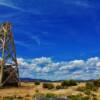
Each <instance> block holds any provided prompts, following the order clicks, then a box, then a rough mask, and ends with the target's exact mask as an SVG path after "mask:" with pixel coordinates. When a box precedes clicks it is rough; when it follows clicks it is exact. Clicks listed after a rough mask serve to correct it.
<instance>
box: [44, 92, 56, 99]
mask: <svg viewBox="0 0 100 100" xmlns="http://www.w3.org/2000/svg"><path fill="white" fill-rule="evenodd" d="M46 97H48V98H56V95H55V94H53V93H47V94H46Z"/></svg>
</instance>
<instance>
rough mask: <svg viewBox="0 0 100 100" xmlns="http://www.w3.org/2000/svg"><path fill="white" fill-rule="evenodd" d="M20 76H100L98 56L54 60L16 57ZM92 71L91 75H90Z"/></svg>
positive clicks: (54, 77)
mask: <svg viewBox="0 0 100 100" xmlns="http://www.w3.org/2000/svg"><path fill="white" fill-rule="evenodd" d="M18 64H19V69H20V70H21V71H20V72H23V73H20V76H21V77H26V76H27V77H31V78H46V79H52V80H57V79H58V80H60V79H69V78H73V79H91V78H100V68H99V66H100V58H99V57H92V58H88V59H87V60H72V61H59V62H55V61H54V60H53V59H52V58H50V57H41V58H34V59H24V58H18ZM91 73H92V75H91Z"/></svg>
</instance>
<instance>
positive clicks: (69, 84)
mask: <svg viewBox="0 0 100 100" xmlns="http://www.w3.org/2000/svg"><path fill="white" fill-rule="evenodd" d="M76 85H77V82H76V81H75V80H65V81H63V82H62V83H61V86H64V87H67V86H76Z"/></svg>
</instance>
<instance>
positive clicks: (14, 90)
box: [0, 82, 100, 100]
mask: <svg viewBox="0 0 100 100" xmlns="http://www.w3.org/2000/svg"><path fill="white" fill-rule="evenodd" d="M52 84H53V85H54V86H57V85H60V84H61V83H60V82H55V83H54V82H53V83H52ZM42 85H43V83H41V84H40V85H35V84H34V82H26V83H25V82H22V83H21V86H20V87H9V88H7V87H6V88H1V89H0V97H1V98H3V97H7V96H16V97H26V98H27V96H28V99H24V100H33V99H31V97H32V96H34V95H35V94H37V93H38V94H47V93H53V94H56V95H58V96H61V97H63V96H69V95H77V94H82V95H84V94H83V93H82V92H80V91H77V88H78V87H84V86H85V83H78V85H77V86H71V87H68V88H66V89H58V90H57V89H51V90H49V89H44V88H43V87H42ZM94 94H95V95H96V96H97V98H98V100H100V89H98V91H96V92H94ZM0 100H7V99H0ZM9 100H11V99H9ZM16 100H18V99H16ZM20 100H21V99H20ZM91 100H92V99H91Z"/></svg>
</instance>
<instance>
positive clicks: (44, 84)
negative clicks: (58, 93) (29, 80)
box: [43, 83, 54, 89]
mask: <svg viewBox="0 0 100 100" xmlns="http://www.w3.org/2000/svg"><path fill="white" fill-rule="evenodd" d="M43 88H47V89H53V88H54V85H53V84H51V83H43Z"/></svg>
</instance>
